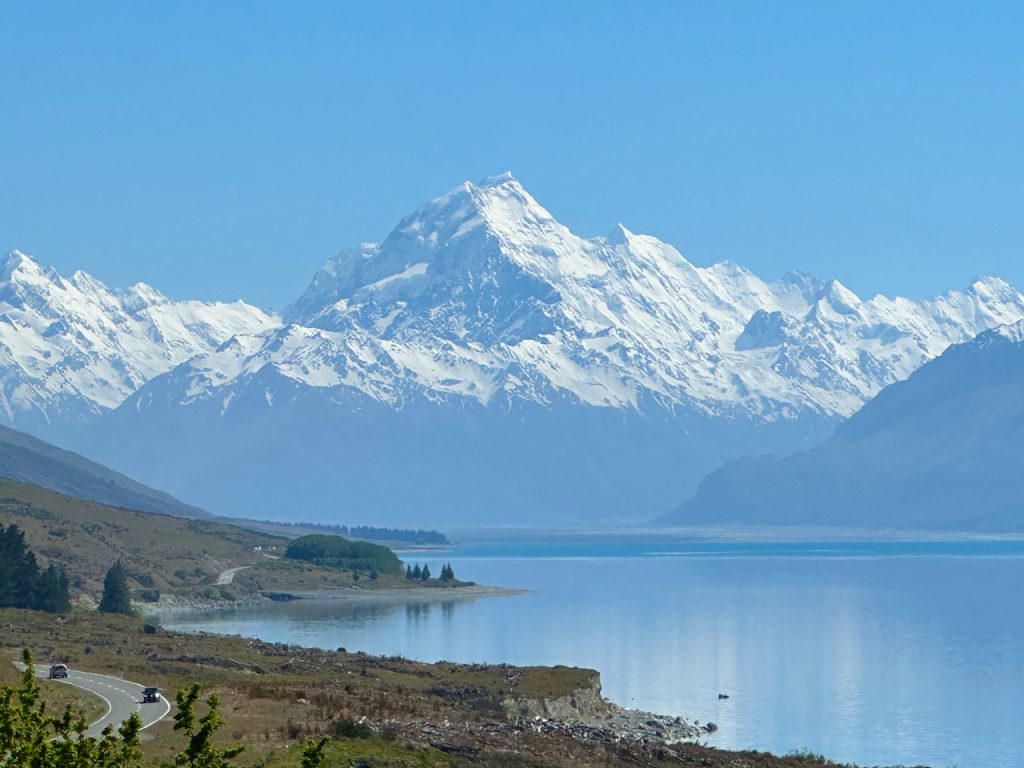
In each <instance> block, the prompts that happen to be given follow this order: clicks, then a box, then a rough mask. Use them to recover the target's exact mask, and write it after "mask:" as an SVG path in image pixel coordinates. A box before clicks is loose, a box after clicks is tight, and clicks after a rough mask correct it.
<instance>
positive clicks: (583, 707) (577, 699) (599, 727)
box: [502, 672, 718, 744]
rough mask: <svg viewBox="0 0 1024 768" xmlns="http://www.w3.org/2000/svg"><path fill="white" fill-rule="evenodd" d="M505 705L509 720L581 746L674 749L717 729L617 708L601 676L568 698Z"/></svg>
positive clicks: (521, 700) (522, 700) (513, 701)
mask: <svg viewBox="0 0 1024 768" xmlns="http://www.w3.org/2000/svg"><path fill="white" fill-rule="evenodd" d="M502 706H503V707H504V709H505V712H506V713H507V715H508V718H509V720H511V721H513V722H514V723H516V724H517V725H519V726H521V727H523V728H526V729H528V730H531V731H534V732H538V733H553V732H558V733H564V734H566V735H569V736H572V737H573V738H575V739H577V740H582V741H593V742H607V743H611V742H617V741H623V740H624V741H636V742H660V743H665V744H674V743H677V742H681V741H695V740H697V739H699V738H700V737H702V736H706V735H708V734H711V733H714V732H715V731H717V730H718V726H716V725H715V724H714V723H705V724H703V725H700V724H699V723H697V722H689V721H687V720H685V719H684V718H682V717H671V716H668V715H657V714H654V713H652V712H642V711H640V710H635V709H626V708H625V707H620V706H618V705H617V704H613V703H611V702H610V701H608V700H607V699H605V698H604V696H602V695H601V676H600V674H598V673H597V672H595V673H594V674H593V676H592V678H591V679H590V681H589V685H587V686H584V687H581V688H578V689H577V690H575V691H573V692H572V693H571V694H569V695H567V696H559V697H554V698H544V697H536V698H508V699H506V700H505V701H503V702H502Z"/></svg>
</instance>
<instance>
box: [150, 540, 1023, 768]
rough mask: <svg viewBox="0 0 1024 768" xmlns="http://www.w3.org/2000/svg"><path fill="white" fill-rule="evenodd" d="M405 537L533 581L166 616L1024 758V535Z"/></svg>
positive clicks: (479, 576)
mask: <svg viewBox="0 0 1024 768" xmlns="http://www.w3.org/2000/svg"><path fill="white" fill-rule="evenodd" d="M401 554H402V556H403V558H404V559H405V560H406V561H407V562H419V563H428V564H429V565H430V569H431V571H432V572H434V573H439V572H440V569H441V566H442V564H443V563H445V562H451V563H452V565H453V566H454V568H455V572H456V574H457V576H458V577H459V578H461V579H469V580H474V581H477V582H479V583H483V584H494V585H500V586H508V587H521V588H524V589H528V590H531V592H530V593H529V594H526V595H521V596H516V597H503V598H486V599H477V600H471V601H452V602H446V603H426V604H422V603H409V604H399V605H387V606H373V605H366V604H358V605H345V604H344V603H341V602H339V601H322V602H316V601H296V602H291V603H274V604H270V605H267V606H262V607H259V608H252V609H245V610H231V611H221V612H212V613H207V614H198V615H179V616H173V617H172V616H168V617H166V619H165V621H164V624H165V625H166V626H167V627H168V628H174V629H182V630H190V631H194V630H203V631H210V632H222V633H230V634H242V635H247V636H255V637H260V638H263V639H266V640H271V641H280V642H289V643H297V644H302V645H312V646H319V647H324V648H337V647H339V646H344V647H345V648H347V649H348V650H350V651H355V650H363V651H369V652H372V653H379V654H388V655H402V656H406V657H409V658H416V659H422V660H426V661H436V660H440V659H448V660H452V661H465V662H509V663H513V664H570V665H579V666H586V667H592V668H594V669H598V670H600V672H601V675H602V680H603V686H604V693H605V695H606V696H607V697H608V698H610V699H611V700H612V701H615V702H616V703H618V704H621V705H623V706H627V707H634V708H640V709H645V710H650V711H656V712H660V713H665V714H673V715H683V716H684V717H688V718H691V719H696V720H700V721H702V722H705V721H713V722H715V723H717V724H718V725H719V728H720V730H719V731H718V732H717V733H716V734H715V735H714V736H712V737H710V739H709V742H710V743H711V744H714V745H717V746H722V747H729V748H757V749H764V750H771V751H773V752H778V753H785V752H789V751H792V750H798V749H810V750H813V751H815V752H821V753H824V754H826V755H827V756H829V757H830V758H832V759H835V760H842V761H855V762H858V763H861V764H865V765H875V764H886V765H888V764H897V763H904V764H907V765H916V764H927V765H931V766H936V767H940V766H941V767H944V766H961V767H962V768H1018V767H1019V766H1021V765H1024V727H1022V726H1021V723H1022V722H1024V543H1022V542H958V543H949V542H928V543H879V542H867V543H833V542H829V543H799V544H763V543H757V544H750V543H708V542H697V543H694V542H686V541H679V540H670V539H654V538H651V539H644V538H642V537H634V538H631V539H629V540H625V541H621V540H612V539H609V538H606V537H597V536H594V537H578V538H572V537H566V536H559V537H558V538H554V539H547V538H540V537H534V538H529V537H526V538H519V539H518V540H515V541H486V540H485V541H478V542H469V543H465V544H463V545H460V546H456V547H452V548H451V549H450V550H447V551H444V552H430V553H401ZM719 693H726V694H728V695H729V697H730V698H729V699H727V700H719V699H718V694H719Z"/></svg>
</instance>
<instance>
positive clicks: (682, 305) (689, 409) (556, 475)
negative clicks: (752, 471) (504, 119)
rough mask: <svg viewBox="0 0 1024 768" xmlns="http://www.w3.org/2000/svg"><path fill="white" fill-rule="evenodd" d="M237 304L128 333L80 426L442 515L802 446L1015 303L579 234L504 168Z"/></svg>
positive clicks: (629, 509) (1012, 295)
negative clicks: (768, 271) (757, 269)
mask: <svg viewBox="0 0 1024 768" xmlns="http://www.w3.org/2000/svg"><path fill="white" fill-rule="evenodd" d="M133 290H135V289H133ZM148 290H151V289H148ZM129 293H130V292H129ZM118 297H120V295H118ZM118 300H119V301H122V299H120V298H118ZM129 304H130V305H131V302H129ZM186 304H188V303H186ZM168 305H169V306H175V307H176V306H178V305H177V304H171V303H168V302H166V300H165V302H164V303H163V304H159V306H161V307H163V306H168ZM131 306H134V305H131ZM190 306H191V304H190ZM202 306H204V307H207V309H206V311H207V312H208V313H210V314H208V315H206V316H207V317H210V316H212V314H213V308H210V307H208V306H207V305H202ZM232 306H233V307H235V309H236V310H237V312H238V313H240V314H245V315H246V317H247V318H248V319H249V320H250V321H251V322H252V327H249V328H235V329H233V330H232V329H228V328H227V327H226V325H227V323H226V322H225V323H224V324H221V325H219V326H217V327H218V329H222V330H223V331H224V333H221V334H212V333H211V334H208V335H207V337H206V338H204V339H200V340H197V341H194V342H192V343H193V349H191V350H186V349H185V348H184V347H185V344H186V342H185V340H184V338H183V337H184V336H190V334H189V333H185V332H183V334H182V337H178V336H174V337H173V339H174V340H175V341H176V342H177V343H179V345H180V347H179V348H175V351H174V353H173V354H171V353H167V352H166V350H165V352H164V357H162V358H160V361H159V365H158V364H156V362H152V361H151V356H152V355H153V354H156V352H155V350H149V348H146V349H147V351H146V353H145V354H144V355H143V354H142V353H140V357H141V358H143V359H144V361H145V362H147V363H149V365H148V367H147V366H144V365H143V364H142V362H135V363H134V367H132V368H131V369H130V373H129V372H125V373H124V374H123V375H121V376H120V377H116V376H113V375H112V374H110V375H107V371H106V370H105V369H104V371H103V374H104V376H103V379H104V381H106V380H111V381H113V382H114V384H113V385H109V386H107V385H104V383H103V382H100V381H98V379H99V378H100V375H99V374H97V375H96V376H95V377H94V378H95V379H97V381H96V383H95V389H96V390H97V392H98V391H99V390H102V391H104V392H105V393H106V394H107V399H106V400H101V399H100V396H99V394H97V393H91V394H90V397H91V399H87V402H88V403H89V407H88V408H87V409H85V410H86V411H87V413H88V414H96V413H98V414H101V417H100V418H92V419H88V420H86V424H85V426H84V427H83V428H82V429H81V430H79V432H78V434H77V435H76V436H75V437H74V439H73V444H74V445H75V446H76V447H78V448H79V449H80V450H83V451H87V452H89V453H90V454H91V455H96V456H97V457H98V458H101V459H103V460H105V461H106V462H108V463H110V464H111V465H113V466H115V467H117V468H118V469H121V470H123V471H128V472H129V473H131V474H135V475H137V476H138V477H139V478H140V479H144V480H146V481H147V482H150V483H151V484H156V485H157V486H158V487H165V488H167V489H168V490H171V491H173V492H175V493H177V494H179V495H181V496H183V497H184V498H187V499H189V500H191V501H194V502H196V503H198V504H201V505H202V506H204V507H205V508H207V509H211V510H212V511H217V512H227V513H238V514H242V513H244V514H248V515H269V516H278V517H280V516H281V515H282V514H283V513H284V511H285V510H286V509H289V508H290V507H294V506H296V505H297V506H299V507H300V508H301V514H302V516H303V517H305V518H307V519H332V518H339V517H343V518H344V519H345V520H347V521H349V522H372V521H376V520H388V521H391V522H395V523H399V522H410V523H416V522H423V521H431V522H436V523H448V524H451V523H453V522H477V521H479V522H488V523H491V522H496V521H500V522H504V523H547V524H551V523H566V524H569V523H580V522H595V521H612V520H623V519H627V518H634V519H643V518H645V517H649V516H650V514H651V513H652V512H656V511H658V510H659V509H669V508H671V507H672V506H673V505H674V504H675V503H677V502H678V499H679V498H681V497H684V496H685V495H686V494H687V493H689V492H692V490H693V489H694V488H695V486H696V482H697V480H698V479H699V478H700V477H701V476H702V475H703V474H705V473H707V472H709V471H711V470H712V469H714V468H715V467H716V466H717V465H718V464H719V463H721V462H722V461H725V460H728V459H731V458H736V457H738V456H741V455H745V454H749V453H751V452H754V453H760V452H770V453H787V452H791V451H793V450H798V449H800V448H803V447H807V446H808V445H810V444H812V443H813V442H814V441H816V440H819V439H821V438H823V437H824V436H825V435H826V434H828V433H829V432H830V431H831V428H832V427H833V426H834V424H835V423H837V422H838V421H840V420H842V419H843V418H845V417H847V416H849V415H850V414H852V413H854V412H855V411H857V409H859V408H860V407H861V406H862V405H863V404H864V403H865V402H866V401H867V400H869V399H870V398H871V397H872V396H874V395H875V394H876V393H877V392H878V391H879V390H881V389H882V388H883V387H885V386H887V385H889V384H891V383H893V382H897V381H900V380H902V379H904V378H906V377H907V376H908V375H909V374H910V373H911V372H912V371H914V370H915V369H916V368H917V367H919V366H920V365H921V364H922V363H924V362H925V361H927V360H929V359H931V358H933V357H935V356H936V355H939V354H940V353H941V352H942V351H943V350H945V349H946V347H948V346H949V345H950V344H954V343H959V342H962V341H965V340H967V339H970V338H972V337H974V336H975V335H976V334H977V333H979V332H981V331H983V330H986V329H988V328H992V327H994V326H997V325H1000V324H1005V323H1008V322H1014V321H1016V320H1019V319H1021V318H1024V296H1022V295H1021V294H1020V293H1019V292H1018V291H1016V290H1015V289H1014V288H1012V287H1011V286H1009V285H1007V284H1006V283H1004V282H1002V281H1000V280H998V279H994V278H987V279H984V280H979V281H977V282H975V283H974V284H972V285H971V286H970V287H969V288H968V289H967V290H966V291H963V292H952V293H948V294H945V295H942V296H940V297H937V298H936V299H933V300H930V301H924V302H916V301H911V300H908V299H900V298H897V299H888V298H885V297H881V296H876V297H874V298H872V299H869V300H866V301H865V300H861V299H859V298H858V297H857V296H855V295H854V294H852V293H851V292H850V291H849V290H847V289H846V288H844V287H843V286H842V285H841V284H839V283H838V282H836V281H834V280H831V281H823V280H818V279H816V278H814V277H811V276H807V275H802V274H797V273H793V274H788V275H786V276H785V277H784V278H783V279H781V280H779V281H776V282H767V281H764V280H762V279H760V278H758V277H757V276H755V275H753V274H752V273H750V272H749V271H747V270H745V269H743V268H742V267H740V266H738V265H735V264H731V263H722V264H715V265H712V266H710V267H697V266H694V265H692V264H690V263H689V262H688V261H687V260H686V259H685V258H684V257H683V256H682V255H681V254H680V253H679V252H678V251H677V250H676V249H675V248H673V247H672V246H670V245H667V244H666V243H663V242H661V241H659V240H658V239H656V238H654V237H650V236H645V235H637V234H634V233H632V232H630V231H628V230H627V229H626V228H625V227H622V226H618V227H616V228H615V229H614V231H613V232H612V233H611V234H609V235H608V236H607V237H599V238H590V239H588V238H583V237H580V236H578V235H576V234H574V233H572V232H571V231H570V230H569V229H567V228H566V227H565V226H563V225H562V224H560V223H559V222H558V221H557V220H556V219H555V218H554V217H553V216H552V215H551V214H550V213H549V212H548V211H547V210H545V209H544V208H543V207H542V206H541V205H539V204H538V203H537V201H536V200H534V199H533V198H532V197H531V196H530V195H529V194H528V193H527V192H526V191H525V190H524V189H523V187H522V186H521V185H520V184H519V183H518V182H517V181H516V180H515V179H514V178H512V177H511V176H510V175H507V174H506V175H502V176H497V177H492V178H489V179H486V180H484V181H482V182H480V183H479V184H470V183H465V184H462V185H460V186H458V187H456V188H455V189H453V190H452V191H450V192H449V193H447V194H445V195H442V196H441V197H438V198H436V199H434V200H432V201H430V202H428V203H426V204H425V205H424V206H422V207H421V208H419V209H418V210H416V211H415V212H413V213H412V214H410V215H409V216H408V217H406V218H405V219H403V220H402V221H401V222H400V223H399V224H398V226H397V227H396V228H395V230H394V231H393V232H392V233H391V234H390V235H389V236H388V237H387V239H385V240H384V242H382V243H380V244H363V245H360V246H357V247H355V248H351V249H347V250H345V251H342V252H341V253H340V254H339V255H338V256H337V257H335V258H334V259H331V260H330V261H328V262H327V263H326V264H324V265H323V267H322V268H321V269H320V270H319V272H318V273H317V274H316V275H315V276H314V279H313V281H312V283H311V284H310V286H309V288H308V289H307V290H306V291H305V293H304V294H303V295H302V296H301V297H299V299H298V300H297V301H296V302H295V303H294V304H293V305H291V306H290V307H289V308H288V309H287V310H286V311H285V312H284V314H283V320H282V321H280V322H277V321H276V319H275V318H273V317H271V316H269V315H267V314H265V313H258V314H251V315H250V314H248V313H250V312H254V313H255V312H258V311H256V310H252V309H251V308H248V307H245V306H244V305H232ZM217 309H218V310H223V309H224V307H223V306H222V305H219V306H218V307H217ZM112 311H113V312H114V313H115V314H116V312H117V308H116V307H114V308H113V310H112ZM121 311H122V312H123V313H124V314H126V315H129V316H132V317H134V316H135V315H137V314H138V312H139V310H137V309H136V310H133V311H134V313H135V315H133V313H132V312H133V311H130V310H129V309H127V308H124V307H122V308H121ZM151 314H152V313H149V314H147V315H146V321H151V320H150V315H151ZM218 317H220V316H219V315H218ZM236 319H237V318H236ZM93 322H99V320H94V321H93ZM133 322H139V323H142V324H143V325H144V323H143V322H142V321H141V320H140V321H133ZM181 327H185V324H184V323H183V324H182V326H181ZM44 331H45V329H44ZM56 335H57V336H58V337H60V338H61V339H62V344H64V345H65V346H66V345H67V344H68V343H69V342H67V341H65V340H64V335H62V334H61V333H59V332H58V333H56ZM143 335H145V334H143ZM2 338H3V337H2V336H0V340H2ZM133 338H134V337H133ZM169 338H170V337H169ZM157 346H158V347H161V348H162V347H166V346H167V345H166V344H164V345H157ZM195 347H198V348H195ZM179 350H180V355H179V354H178V352H179ZM147 355H148V356H147ZM172 358H173V360H172ZM105 359H107V358H106V357H105V356H104V354H100V353H99V352H97V354H96V355H95V361H96V362H95V363H94V366H99V365H101V361H103V360H105ZM133 360H134V358H133ZM161 366H163V367H162V368H161ZM158 369H159V370H158ZM9 370H10V371H11V372H12V373H11V375H16V376H17V377H24V375H25V374H24V373H23V372H22V371H21V366H20V364H19V363H17V362H13V361H12V363H11V364H10V368H9ZM41 370H43V371H44V372H45V371H47V370H49V369H48V368H47V367H46V366H45V365H43V366H42V368H41ZM118 370H120V369H118ZM19 380H20V379H19ZM115 385H116V386H115ZM76 386H78V387H79V388H84V386H85V385H84V384H77V383H76ZM74 394H75V397H76V398H77V397H78V392H77V390H75V392H74ZM37 399H39V398H37ZM73 401H74V402H75V403H78V402H80V399H73ZM39 410H40V412H41V413H45V414H47V416H49V414H50V413H51V412H54V413H56V418H59V419H65V418H66V417H65V415H64V414H63V413H61V412H59V411H56V410H55V409H54V407H53V406H49V404H48V403H47V408H45V409H44V408H40V409H39Z"/></svg>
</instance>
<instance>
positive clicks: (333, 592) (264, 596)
mask: <svg viewBox="0 0 1024 768" xmlns="http://www.w3.org/2000/svg"><path fill="white" fill-rule="evenodd" d="M527 594H531V591H530V590H528V589H516V588H512V587H495V586H488V585H485V584H466V585H464V586H458V587H418V586H405V585H403V586H399V587H381V588H374V589H367V588H362V587H347V588H321V589H302V590H288V591H280V592H277V591H271V590H266V591H263V592H257V593H253V594H249V595H243V596H240V597H238V598H236V599H234V600H212V599H209V598H205V597H196V596H185V595H161V596H160V599H159V600H157V601H155V602H152V603H143V602H134V603H133V606H134V607H135V608H136V609H137V610H138V611H139V612H140V613H141V614H142V616H143V617H144V618H146V619H151V618H156V619H158V620H159V619H162V618H164V617H167V616H174V615H178V614H185V613H208V612H212V611H224V610H232V609H237V608H255V607H258V606H265V605H269V604H271V603H275V602H295V601H298V600H305V601H310V602H330V601H337V602H345V603H364V604H372V603H376V604H380V605H397V604H401V603H442V602H451V601H456V600H476V599H478V598H487V597H517V596H520V595H527Z"/></svg>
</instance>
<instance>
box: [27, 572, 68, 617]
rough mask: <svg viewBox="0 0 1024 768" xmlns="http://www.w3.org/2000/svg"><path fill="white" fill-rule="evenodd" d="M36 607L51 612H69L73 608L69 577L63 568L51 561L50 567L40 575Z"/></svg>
mask: <svg viewBox="0 0 1024 768" xmlns="http://www.w3.org/2000/svg"><path fill="white" fill-rule="evenodd" d="M35 607H36V608H38V609H39V610H40V611H49V612H50V613H67V612H68V611H70V610H71V600H70V599H69V597H68V577H67V574H65V573H64V569H63V568H58V567H57V566H55V565H53V564H52V563H51V564H50V567H49V568H47V569H46V570H45V571H43V572H42V573H41V574H40V575H39V582H38V587H37V588H36V606H35Z"/></svg>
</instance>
